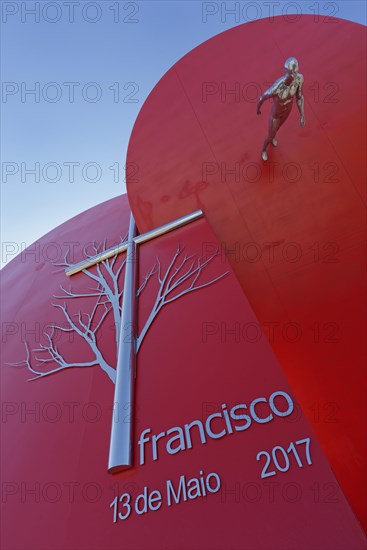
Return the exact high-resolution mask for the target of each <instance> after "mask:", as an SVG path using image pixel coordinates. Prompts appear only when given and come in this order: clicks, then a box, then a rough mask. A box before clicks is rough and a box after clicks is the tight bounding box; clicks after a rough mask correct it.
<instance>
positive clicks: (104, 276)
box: [13, 238, 126, 383]
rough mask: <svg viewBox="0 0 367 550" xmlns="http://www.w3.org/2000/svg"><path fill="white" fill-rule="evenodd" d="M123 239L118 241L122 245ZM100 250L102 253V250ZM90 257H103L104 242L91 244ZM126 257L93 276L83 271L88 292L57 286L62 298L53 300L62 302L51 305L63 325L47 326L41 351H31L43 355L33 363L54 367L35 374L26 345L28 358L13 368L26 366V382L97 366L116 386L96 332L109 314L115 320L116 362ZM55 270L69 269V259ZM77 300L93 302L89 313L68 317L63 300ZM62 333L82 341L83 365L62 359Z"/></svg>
mask: <svg viewBox="0 0 367 550" xmlns="http://www.w3.org/2000/svg"><path fill="white" fill-rule="evenodd" d="M125 240H126V238H124V239H121V242H124V241H125ZM101 248H102V250H101ZM92 249H93V253H94V254H93V256H94V255H98V254H101V253H103V252H104V251H105V250H106V242H104V243H103V245H99V246H97V245H96V243H93V247H92ZM84 255H85V257H86V258H90V257H92V254H87V252H86V250H84ZM125 264H126V257H125V256H123V255H121V256H120V258H119V257H118V255H116V256H114V257H113V258H111V259H107V260H104V261H102V262H100V263H99V264H97V265H96V271H95V272H92V271H90V270H89V269H84V270H83V271H82V273H83V274H84V275H85V276H86V277H88V278H89V279H90V280H92V281H93V282H94V283H95V287H94V288H88V292H74V291H73V290H72V289H71V287H70V288H69V289H65V288H64V287H63V286H62V285H60V289H61V291H62V295H61V296H54V298H56V299H60V300H64V303H63V304H62V305H61V304H58V303H56V304H52V305H53V307H54V308H57V309H60V310H61V311H62V313H63V316H64V318H65V323H64V324H56V323H52V324H50V325H48V326H47V327H46V329H45V331H44V333H43V334H44V338H45V342H46V343H44V344H41V343H40V347H39V348H37V349H33V350H32V351H33V352H34V353H35V354H39V355H40V354H43V355H42V357H40V356H39V355H35V356H34V359H35V360H36V361H37V362H38V364H39V365H46V364H47V365H48V364H50V363H53V364H56V367H55V368H53V369H51V370H38V368H37V369H36V368H34V367H32V365H31V353H30V350H29V347H28V345H27V343H25V345H26V351H27V358H26V359H25V360H24V361H20V362H18V363H13V365H21V364H26V366H27V368H28V370H29V371H30V372H32V373H33V374H35V375H36V376H34V377H32V378H30V379H29V381H33V380H38V379H39V378H44V377H45V376H49V375H51V374H55V373H57V372H60V371H62V370H65V369H70V368H74V367H77V368H84V367H93V366H99V367H100V368H101V369H102V370H103V371H104V372H105V373H106V374H107V375H108V377H109V378H110V380H111V381H112V382H113V383H115V380H116V370H115V368H114V367H112V366H111V365H110V364H108V362H107V361H106V360H105V358H104V356H103V354H102V352H101V350H100V348H99V346H98V332H99V331H100V328H101V326H102V324H103V322H104V321H105V319H106V318H107V316H108V314H109V313H110V312H112V315H113V319H114V330H115V344H116V358H117V342H118V335H119V327H120V322H121V309H122V307H121V304H122V296H123V289H121V285H120V284H119V278H120V275H121V273H122V271H123V269H124V267H125ZM54 265H55V266H58V267H61V268H63V269H65V268H67V267H71V265H72V264H71V263H70V262H69V260H68V255H67V254H66V255H65V258H64V262H63V263H60V264H54ZM78 298H96V300H95V302H94V304H93V306H92V309H91V311H90V312H81V311H79V312H78V313H76V314H71V313H69V310H68V308H67V305H66V300H70V299H78ZM57 331H61V332H64V333H67V332H68V333H73V334H74V335H77V336H78V337H79V338H80V339H81V340H83V341H84V342H85V343H86V344H87V345H88V347H89V349H90V351H91V352H92V357H93V358H92V359H91V360H90V361H86V362H73V361H70V360H69V359H66V358H65V355H64V353H63V351H62V350H61V349H59V346H57V345H56V337H55V336H56V333H57Z"/></svg>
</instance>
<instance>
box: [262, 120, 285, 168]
mask: <svg viewBox="0 0 367 550" xmlns="http://www.w3.org/2000/svg"><path fill="white" fill-rule="evenodd" d="M279 127H280V119H279V118H274V117H273V113H271V114H270V118H269V133H268V136H267V137H266V138H265V141H264V145H263V148H262V152H261V156H262V159H263V160H264V161H266V160H268V154H267V152H266V148H267V146H268V145H269V144H270V143H273V139H274V138H275V134H276V133H277V131H278V129H279Z"/></svg>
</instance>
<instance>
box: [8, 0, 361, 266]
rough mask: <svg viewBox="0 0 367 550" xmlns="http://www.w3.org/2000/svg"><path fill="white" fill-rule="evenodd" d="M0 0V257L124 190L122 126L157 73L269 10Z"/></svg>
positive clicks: (306, 7) (324, 8) (349, 12)
mask: <svg viewBox="0 0 367 550" xmlns="http://www.w3.org/2000/svg"><path fill="white" fill-rule="evenodd" d="M1 8H2V13H1V16H2V23H1V25H2V29H1V31H2V33H1V35H2V38H1V47H2V54H1V61H2V74H1V76H2V97H1V115H2V129H1V137H2V140H1V144H2V145H1V162H2V180H1V214H2V231H1V240H2V258H1V260H2V265H3V264H4V263H6V262H7V261H10V260H11V259H12V258H13V257H14V255H15V254H16V253H17V252H18V251H20V250H21V249H22V248H24V247H25V246H28V245H30V244H31V243H32V242H34V241H35V240H37V239H38V238H40V237H41V236H42V235H44V234H45V233H47V232H48V231H50V230H51V229H53V228H54V227H56V226H57V225H59V224H60V223H62V222H64V221H66V220H68V219H69V218H71V217H72V216H74V215H76V214H78V213H80V212H82V211H83V210H86V209H87V208H90V207H91V206H94V205H96V204H99V203H101V202H103V201H105V200H107V199H110V198H112V197H115V196H117V195H119V194H121V193H123V192H125V184H124V181H123V179H124V169H123V167H124V161H125V156H126V149H127V144H128V140H129V135H130V132H131V129H132V126H133V124H134V121H135V119H136V116H137V114H138V112H139V110H140V108H141V106H142V104H143V102H144V100H145V98H146V97H147V95H148V94H149V92H150V91H151V89H152V88H153V87H154V85H155V84H156V83H157V81H158V80H159V79H160V78H161V76H162V75H163V74H164V73H165V72H166V71H167V70H168V69H169V68H170V67H171V66H172V65H173V64H174V63H175V62H176V61H177V60H178V59H180V58H181V57H182V56H183V55H185V54H186V53H187V52H188V51H190V50H191V49H192V48H194V47H195V46H197V45H198V44H200V43H202V42H204V41H205V40H207V39H208V38H210V37H212V36H214V35H216V34H218V33H220V32H223V31H224V30H226V29H228V28H231V27H233V26H236V25H237V24H241V23H244V22H246V21H248V20H250V19H254V18H262V17H267V16H268V15H269V9H270V7H269V2H266V1H264V2H262V1H258V2H256V3H255V2H201V1H199V0H188V1H187V0H186V1H171V0H167V1H155V0H147V1H136V2H135V1H133V2H129V1H119V0H102V1H101V0H100V1H96V2H89V1H77V0H75V1H69V2H67V1H63V0H56V1H47V0H41V1H39V2H35V1H27V2H23V1H19V2H18V1H5V0H2V1H1ZM233 8H234V9H235V10H237V12H236V11H235V13H232V14H231V13H229V12H230V10H231V9H232V10H233ZM272 9H274V14H275V15H282V13H284V11H283V10H285V13H288V14H292V13H314V12H315V10H318V11H319V13H320V16H325V15H331V14H334V15H336V16H337V17H341V18H343V19H348V20H351V21H355V22H358V23H362V24H366V5H365V2H364V0H360V1H359V0H358V1H354V0H348V1H335V2H314V1H305V0H301V1H298V2H288V1H287V2H286V1H283V0H278V1H275V2H273V8H272ZM31 90H34V92H33V93H32V92H30V91H31Z"/></svg>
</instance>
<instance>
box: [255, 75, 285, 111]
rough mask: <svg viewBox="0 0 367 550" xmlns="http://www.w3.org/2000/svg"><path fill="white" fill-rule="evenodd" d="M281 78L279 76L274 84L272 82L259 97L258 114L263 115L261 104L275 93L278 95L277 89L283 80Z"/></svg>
mask: <svg viewBox="0 0 367 550" xmlns="http://www.w3.org/2000/svg"><path fill="white" fill-rule="evenodd" d="M281 80H282V79H281V78H278V80H276V81H275V82H274V84H272V85H271V86H270V88H268V89H267V90H266V92H264V93H263V94H262V95H261V96H260V97H259V99H258V100H257V114H258V115H261V111H260V109H261V105H262V104H263V103H264V101H266V100H267V99H270V98H271V97H273V96H274V95H276V92H277V89H278V86H279V84H280V82H281Z"/></svg>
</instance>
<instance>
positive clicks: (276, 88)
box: [257, 57, 305, 161]
mask: <svg viewBox="0 0 367 550" xmlns="http://www.w3.org/2000/svg"><path fill="white" fill-rule="evenodd" d="M284 67H285V74H284V76H282V77H281V78H278V80H276V81H275V82H274V84H273V85H272V86H270V88H269V89H268V90H266V92H264V93H263V95H262V96H260V97H259V99H258V102H257V114H258V115H261V110H260V109H261V105H262V104H263V103H264V101H265V100H266V99H269V98H271V97H272V98H273V100H274V104H273V108H272V110H271V113H270V117H269V134H268V136H267V137H266V139H265V141H264V145H263V148H262V152H261V156H262V159H263V160H264V161H266V160H268V154H267V152H266V148H267V147H268V145H269V144H270V143H272V145H273V146H274V147H276V146H277V145H278V142H277V140H276V139H275V136H276V134H277V132H278V130H279V128H280V127H281V126H282V124H284V122H285V121H286V120H287V118H288V117H289V114H290V112H291V110H292V106H293V98H294V96H296V98H297V99H296V100H297V107H298V110H299V112H300V115H301V126H302V128H303V127H304V126H305V113H304V98H303V95H302V85H303V80H304V79H303V76H302V75H301V73H299V72H298V61H297V59H296V58H295V57H289V58H288V59H287V60H286V62H285V63H284Z"/></svg>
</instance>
